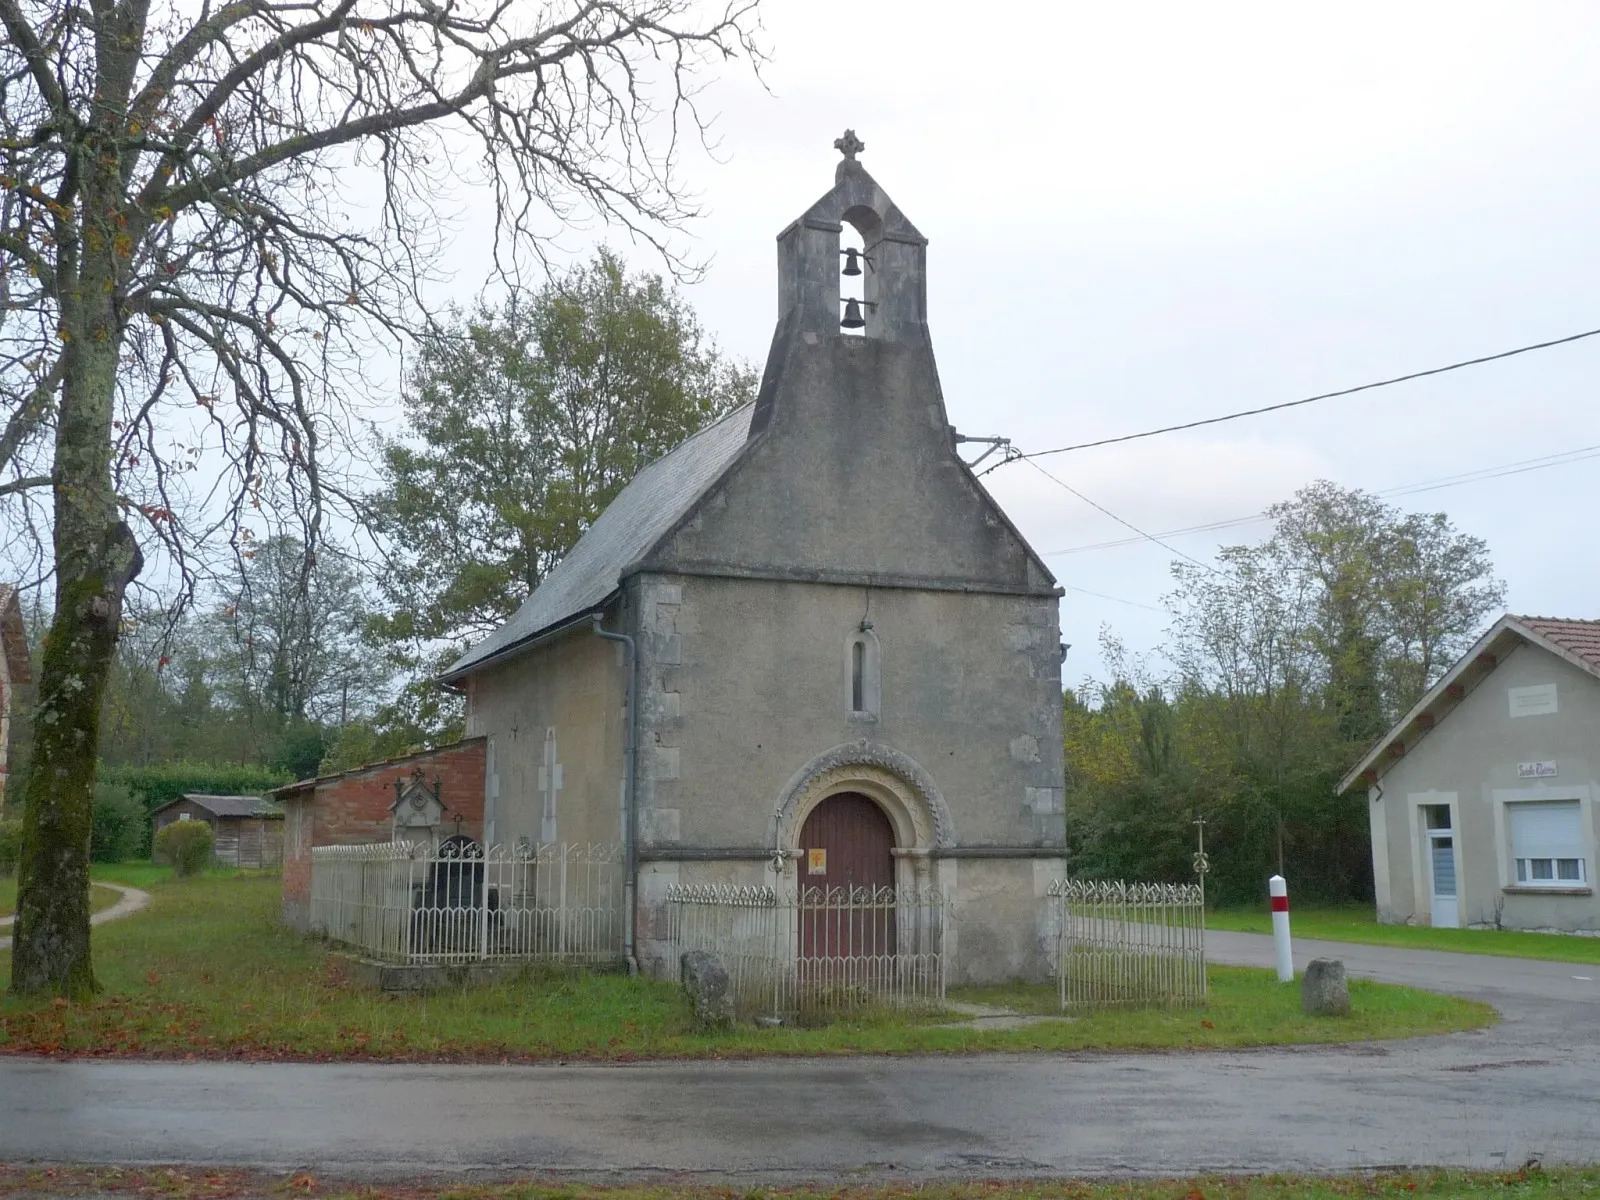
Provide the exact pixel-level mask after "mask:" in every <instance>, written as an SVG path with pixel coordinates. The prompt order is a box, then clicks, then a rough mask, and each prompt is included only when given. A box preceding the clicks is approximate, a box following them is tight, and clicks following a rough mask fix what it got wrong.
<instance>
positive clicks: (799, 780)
mask: <svg viewBox="0 0 1600 1200" xmlns="http://www.w3.org/2000/svg"><path fill="white" fill-rule="evenodd" d="M839 792H860V793H861V794H862V795H865V796H869V797H871V798H872V799H873V800H874V801H876V802H877V804H878V805H879V806H880V807H881V808H882V809H883V811H884V812H885V813H886V814H887V815H888V817H889V822H890V824H891V825H893V826H894V834H895V847H896V851H897V853H902V854H910V855H920V856H921V857H923V858H925V857H926V856H927V853H928V852H929V851H930V850H933V849H934V848H936V847H941V846H948V845H950V844H951V841H952V839H953V837H954V833H953V831H952V830H951V828H950V813H949V810H948V809H947V808H946V807H945V803H944V797H943V796H941V795H940V794H939V789H938V788H937V787H935V786H934V783H933V780H932V779H931V778H930V777H929V775H928V773H927V772H926V771H924V770H923V769H922V768H921V767H920V766H918V765H917V763H916V762H915V761H913V760H912V759H911V758H909V757H907V756H906V755H904V754H902V753H900V751H898V750H895V749H893V748H891V747H889V746H883V745H879V744H877V743H874V742H868V741H859V742H846V743H844V744H843V745H839V746H834V747H833V748H832V749H830V750H825V751H823V752H822V753H821V754H819V755H817V756H816V757H815V758H813V759H812V760H811V761H810V762H808V763H807V764H806V765H805V766H803V767H801V768H800V769H799V770H798V771H796V772H795V773H794V775H792V776H791V777H790V779H789V782H788V783H787V784H786V785H785V786H784V789H783V792H782V794H781V795H780V796H779V797H778V806H777V809H776V810H775V811H774V813H773V830H772V833H773V839H774V844H775V845H776V846H777V848H778V849H779V850H781V851H783V852H784V853H786V854H787V853H793V852H794V851H795V850H796V849H797V848H798V846H799V844H800V841H799V839H800V830H801V827H802V826H804V825H805V821H806V817H807V816H809V815H810V813H811V810H812V809H814V808H815V807H816V806H817V805H818V804H821V803H822V801H824V800H826V799H827V798H828V797H829V796H832V795H836V794H837V793H839Z"/></svg>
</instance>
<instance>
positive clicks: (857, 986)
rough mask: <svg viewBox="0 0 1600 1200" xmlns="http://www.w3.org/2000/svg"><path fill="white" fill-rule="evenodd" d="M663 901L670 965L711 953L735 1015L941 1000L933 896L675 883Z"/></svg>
mask: <svg viewBox="0 0 1600 1200" xmlns="http://www.w3.org/2000/svg"><path fill="white" fill-rule="evenodd" d="M667 902H668V905H667V907H668V927H669V934H668V937H669V940H670V941H671V943H672V944H673V954H674V958H675V959H676V958H678V957H679V956H681V955H682V953H683V952H684V951H687V950H707V951H710V952H711V953H713V954H715V955H716V956H717V957H718V959H720V960H721V962H722V964H723V965H724V966H725V967H726V968H727V971H728V977H729V984H730V987H731V989H732V992H733V996H734V1003H735V1006H736V1008H737V1009H738V1011H739V1013H740V1014H741V1015H744V1016H749V1015H756V1014H769V1013H770V1014H775V1015H797V1014H811V1013H826V1012H836V1011H845V1010H849V1009H852V1008H862V1007H868V1006H872V1005H878V1004H895V1005H928V1006H935V1005H938V1004H939V1003H941V1002H942V1001H943V999H944V989H945V954H944V934H945V903H944V895H943V893H941V892H940V891H938V890H937V889H932V888H928V889H912V890H908V889H896V888H801V889H799V890H798V891H796V892H790V891H787V890H779V889H774V888H770V887H732V886H714V885H708V886H689V885H683V884H675V885H673V886H672V887H671V888H670V889H668V892H667Z"/></svg>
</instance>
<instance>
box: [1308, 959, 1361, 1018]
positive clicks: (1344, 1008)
mask: <svg viewBox="0 0 1600 1200" xmlns="http://www.w3.org/2000/svg"><path fill="white" fill-rule="evenodd" d="M1300 1007H1301V1008H1302V1009H1303V1010H1304V1011H1306V1012H1308V1013H1310V1014H1311V1015H1312V1016H1318V1017H1345V1016H1349V1015H1350V984H1349V983H1348V982H1347V981H1346V980H1345V976H1344V963H1343V962H1341V961H1340V960H1339V959H1337V958H1313V959H1312V960H1311V961H1310V962H1309V963H1308V964H1306V973H1305V978H1304V979H1302V980H1301V981H1300Z"/></svg>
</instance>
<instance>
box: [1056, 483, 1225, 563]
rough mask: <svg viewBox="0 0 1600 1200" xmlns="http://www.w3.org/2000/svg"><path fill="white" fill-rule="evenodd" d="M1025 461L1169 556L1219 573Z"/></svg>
mask: <svg viewBox="0 0 1600 1200" xmlns="http://www.w3.org/2000/svg"><path fill="white" fill-rule="evenodd" d="M1025 461H1026V462H1027V464H1028V465H1029V466H1030V467H1032V468H1033V469H1034V470H1035V471H1037V472H1039V474H1041V475H1043V476H1044V477H1045V478H1046V479H1048V480H1050V482H1051V483H1054V484H1055V485H1057V486H1058V487H1062V488H1065V489H1066V490H1067V491H1069V492H1071V493H1072V494H1073V495H1074V496H1076V497H1077V498H1078V499H1079V500H1082V501H1083V502H1084V503H1085V504H1087V505H1088V506H1089V507H1090V508H1092V509H1095V510H1096V511H1098V512H1102V513H1104V514H1105V515H1106V516H1108V517H1110V518H1111V519H1112V520H1113V521H1115V522H1116V523H1117V524H1118V525H1123V526H1126V527H1127V528H1129V529H1131V530H1133V532H1135V533H1137V534H1138V535H1139V536H1140V537H1142V538H1147V539H1149V540H1150V541H1152V542H1154V543H1155V544H1156V545H1158V546H1160V547H1161V548H1162V549H1163V550H1165V551H1167V552H1168V553H1169V554H1176V555H1177V556H1178V557H1179V558H1187V559H1188V560H1189V561H1190V562H1192V563H1194V565H1195V566H1197V567H1203V568H1204V569H1205V570H1207V571H1210V572H1211V573H1212V574H1213V575H1215V574H1216V573H1217V569H1216V568H1215V567H1213V566H1212V565H1211V564H1210V563H1208V562H1202V561H1201V560H1200V559H1198V558H1196V557H1195V556H1194V555H1192V554H1186V553H1184V552H1183V551H1182V550H1179V549H1178V548H1177V547H1176V546H1169V545H1167V543H1165V542H1163V541H1162V540H1161V539H1160V538H1158V537H1156V536H1155V535H1154V534H1150V533H1146V532H1145V531H1144V530H1142V529H1140V528H1139V527H1138V526H1137V525H1135V524H1134V523H1133V522H1132V521H1125V520H1123V519H1122V518H1121V517H1119V516H1117V514H1116V513H1114V512H1112V511H1111V510H1110V509H1109V508H1107V507H1106V506H1105V505H1103V504H1097V503H1095V502H1094V501H1093V500H1091V499H1089V497H1087V496H1085V495H1084V494H1083V493H1082V492H1080V491H1079V490H1078V489H1077V488H1075V487H1073V486H1072V485H1071V484H1070V483H1068V482H1067V481H1066V480H1064V479H1061V478H1059V477H1057V476H1055V475H1052V474H1051V473H1050V472H1049V471H1046V470H1045V469H1044V468H1043V467H1041V466H1040V465H1039V464H1038V463H1036V462H1034V461H1033V460H1032V459H1031V458H1030V459H1027V460H1025Z"/></svg>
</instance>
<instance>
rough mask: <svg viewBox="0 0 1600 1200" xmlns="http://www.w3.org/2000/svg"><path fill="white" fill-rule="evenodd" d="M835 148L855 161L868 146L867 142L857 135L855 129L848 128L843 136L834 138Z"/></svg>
mask: <svg viewBox="0 0 1600 1200" xmlns="http://www.w3.org/2000/svg"><path fill="white" fill-rule="evenodd" d="M833 148H834V149H835V150H837V151H838V152H839V153H840V154H842V155H844V156H845V158H847V159H849V160H850V161H851V162H855V160H856V155H858V154H860V153H861V152H862V151H863V150H865V149H866V148H867V144H866V143H865V142H863V141H862V140H861V139H860V138H858V137H857V136H856V131H855V130H854V129H846V130H845V131H844V136H843V137H837V138H834V139H833Z"/></svg>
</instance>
